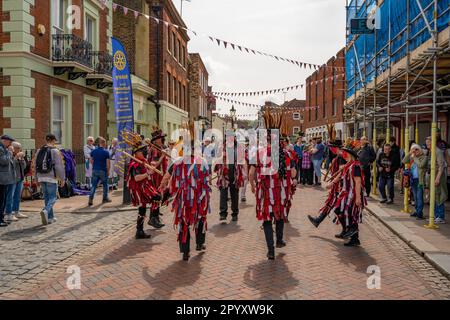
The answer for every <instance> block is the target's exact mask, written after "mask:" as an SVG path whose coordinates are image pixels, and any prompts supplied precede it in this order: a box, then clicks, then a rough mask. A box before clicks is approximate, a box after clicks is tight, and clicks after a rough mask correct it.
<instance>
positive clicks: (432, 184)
mask: <svg viewBox="0 0 450 320" xmlns="http://www.w3.org/2000/svg"><path fill="white" fill-rule="evenodd" d="M420 9H421V13H422V15H424V13H423V10H422V8H421V7H420ZM437 9H438V6H437V0H434V10H435V14H434V32H433V47H434V49H435V50H436V48H437V47H438V30H437ZM424 19H425V20H426V17H425V16H424ZM427 26H428V27H429V25H428V22H427ZM437 89H438V88H437V52H436V51H434V60H433V120H432V122H431V170H430V171H431V172H430V216H429V221H428V224H427V225H425V227H426V228H429V229H437V228H438V227H437V226H436V225H435V223H434V214H435V206H436V183H435V180H436V129H437V109H436V108H437V106H436V102H437Z"/></svg>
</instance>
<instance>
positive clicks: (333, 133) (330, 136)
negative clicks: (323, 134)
mask: <svg viewBox="0 0 450 320" xmlns="http://www.w3.org/2000/svg"><path fill="white" fill-rule="evenodd" d="M327 131H328V139H329V140H330V141H334V140H336V130H334V123H330V124H327Z"/></svg>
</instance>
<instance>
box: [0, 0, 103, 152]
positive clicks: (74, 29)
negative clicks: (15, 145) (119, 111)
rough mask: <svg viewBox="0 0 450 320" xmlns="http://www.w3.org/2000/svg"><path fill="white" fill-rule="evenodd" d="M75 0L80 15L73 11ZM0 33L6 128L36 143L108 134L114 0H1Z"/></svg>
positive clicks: (0, 96) (79, 142)
mask: <svg viewBox="0 0 450 320" xmlns="http://www.w3.org/2000/svg"><path fill="white" fill-rule="evenodd" d="M69 4H70V5H72V6H75V11H74V13H75V15H74V16H73V17H75V20H72V17H69V16H68V14H67V8H68V6H69ZM78 13H79V15H78ZM68 22H69V23H68ZM71 22H75V23H72V24H70V23H71ZM0 34H1V36H0V127H1V133H2V134H3V133H7V134H10V135H12V136H13V137H15V138H16V139H18V140H19V141H20V142H22V144H23V146H24V148H25V149H34V148H36V147H38V146H39V145H41V144H43V142H44V137H45V135H46V134H47V133H48V132H53V133H54V134H55V135H56V136H57V137H58V140H59V142H60V144H61V145H62V146H63V147H65V148H70V149H73V150H80V149H81V148H82V146H83V144H84V143H85V138H86V137H87V136H88V135H99V134H100V135H106V127H107V121H106V114H107V103H108V96H109V89H108V86H109V85H110V84H111V81H112V79H111V70H112V58H111V56H110V53H111V40H110V37H111V34H112V8H111V3H110V2H108V4H107V5H106V6H104V5H102V3H101V2H100V1H98V0H71V1H68V0H40V1H35V0H22V1H16V0H2V1H0Z"/></svg>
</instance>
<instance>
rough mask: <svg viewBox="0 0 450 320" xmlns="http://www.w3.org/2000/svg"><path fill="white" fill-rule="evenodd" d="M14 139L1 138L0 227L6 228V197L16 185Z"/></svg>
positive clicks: (8, 137)
mask: <svg viewBox="0 0 450 320" xmlns="http://www.w3.org/2000/svg"><path fill="white" fill-rule="evenodd" d="M12 142H14V139H13V138H12V137H11V136H9V135H6V134H5V135H3V136H1V137H0V227H6V226H8V224H7V223H6V221H5V216H4V214H5V209H6V196H7V193H8V189H9V188H10V186H11V185H13V184H14V183H15V180H16V176H15V170H14V157H13V151H12V147H11V143H12Z"/></svg>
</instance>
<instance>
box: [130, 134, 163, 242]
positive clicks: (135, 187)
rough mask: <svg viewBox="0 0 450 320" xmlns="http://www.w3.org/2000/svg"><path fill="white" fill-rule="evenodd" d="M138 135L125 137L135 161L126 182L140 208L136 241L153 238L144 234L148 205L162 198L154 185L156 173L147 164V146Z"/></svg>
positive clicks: (134, 203) (133, 201) (136, 204)
mask: <svg viewBox="0 0 450 320" xmlns="http://www.w3.org/2000/svg"><path fill="white" fill-rule="evenodd" d="M140 139H141V138H140V137H139V135H138V134H133V133H131V134H129V135H128V136H124V140H125V141H126V142H127V143H128V144H129V145H130V146H131V147H132V148H133V156H134V157H135V159H132V160H131V161H130V164H129V167H128V174H127V175H126V177H125V178H126V181H127V184H128V188H129V190H130V195H131V201H132V203H133V206H135V207H139V209H138V217H137V222H136V239H148V238H150V237H151V236H150V235H149V234H146V233H145V232H144V220H145V213H146V211H147V205H152V204H153V203H154V202H155V201H159V200H161V196H160V195H159V194H158V191H157V189H156V187H155V185H154V183H153V175H154V171H153V170H151V169H149V164H148V162H147V146H146V145H145V144H143V143H142V141H141V140H140Z"/></svg>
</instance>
